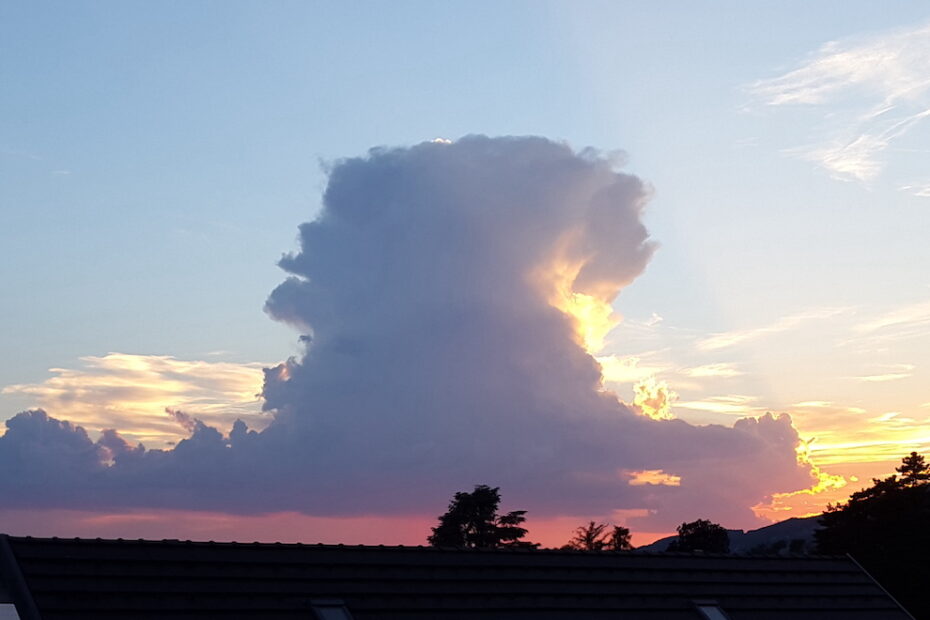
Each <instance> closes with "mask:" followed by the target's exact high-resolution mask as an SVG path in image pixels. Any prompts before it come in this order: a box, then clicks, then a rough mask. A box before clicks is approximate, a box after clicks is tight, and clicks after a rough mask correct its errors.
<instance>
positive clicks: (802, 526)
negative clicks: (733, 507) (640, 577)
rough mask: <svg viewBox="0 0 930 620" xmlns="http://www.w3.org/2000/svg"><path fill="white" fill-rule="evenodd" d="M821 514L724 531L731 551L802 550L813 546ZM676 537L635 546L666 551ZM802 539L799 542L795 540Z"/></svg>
mask: <svg viewBox="0 0 930 620" xmlns="http://www.w3.org/2000/svg"><path fill="white" fill-rule="evenodd" d="M818 519H820V515H816V516H813V517H803V518H797V517H795V518H791V519H786V520H784V521H779V522H778V523H773V524H772V525H767V526H765V527H760V528H759V529H757V530H749V531H748V532H745V531H743V530H727V534H729V536H730V553H767V554H780V553H804V552H811V551H812V549H813V546H814V530H816V529H817V528H818V527H819V525H818V524H817V521H818ZM676 538H677V536H666V537H665V538H660V539H659V540H657V541H655V542H654V543H651V544H648V545H644V546H642V547H637V548H636V551H649V552H660V551H665V550H666V548H667V547H668V545H669V543H671V542H672V541H674V540H675V539H676ZM796 541H802V542H796Z"/></svg>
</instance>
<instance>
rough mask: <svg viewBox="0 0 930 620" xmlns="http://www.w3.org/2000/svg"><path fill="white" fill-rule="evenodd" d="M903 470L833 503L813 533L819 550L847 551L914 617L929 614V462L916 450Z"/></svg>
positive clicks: (836, 552) (825, 551) (927, 615)
mask: <svg viewBox="0 0 930 620" xmlns="http://www.w3.org/2000/svg"><path fill="white" fill-rule="evenodd" d="M896 471H897V472H898V473H899V474H901V477H900V478H899V477H898V476H897V475H891V476H888V477H887V478H882V479H879V478H873V479H872V486H870V487H868V488H866V489H862V490H861V491H856V492H855V493H853V494H852V495H850V497H849V500H848V501H847V502H846V503H845V504H837V505H831V506H828V507H827V510H826V512H824V514H823V516H822V517H821V518H820V529H819V530H817V531H815V532H814V538H815V541H816V544H817V551H818V552H819V553H825V554H831V555H832V554H846V553H848V554H849V555H851V556H852V557H853V558H855V560H856V561H858V562H859V563H860V564H862V565H863V566H864V567H865V569H866V570H868V571H869V572H870V573H871V574H872V576H873V577H875V579H877V580H878V582H879V583H881V584H882V585H883V586H884V587H885V588H887V589H888V590H889V591H890V592H891V593H892V594H893V595H894V596H895V597H896V598H897V599H898V600H899V601H900V602H901V603H902V604H903V605H904V606H905V607H906V608H907V609H908V611H910V612H911V613H912V614H914V616H916V617H918V618H930V599H928V597H927V596H926V589H927V584H928V583H930V566H928V564H927V553H928V552H930V465H927V464H926V463H925V461H924V457H923V456H921V455H919V454H917V453H916V452H911V453H910V455H908V456H906V457H904V459H903V460H902V463H901V466H899V467H897V468H896Z"/></svg>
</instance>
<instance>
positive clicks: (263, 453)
mask: <svg viewBox="0 0 930 620" xmlns="http://www.w3.org/2000/svg"><path fill="white" fill-rule="evenodd" d="M648 194H649V192H648V189H647V188H646V187H645V186H644V184H643V183H642V182H641V181H640V180H639V179H638V178H636V177H635V176H632V175H629V174H625V173H622V172H618V171H617V170H616V169H614V167H613V165H612V163H611V161H610V160H609V158H607V157H600V156H598V155H596V154H593V153H592V152H591V151H589V150H585V151H582V152H581V153H576V152H574V151H572V150H571V149H570V148H569V147H568V146H566V145H564V144H560V143H556V142H552V141H549V140H546V139H543V138H535V137H528V138H487V137H483V136H471V137H467V138H463V139H461V140H458V141H456V142H454V143H452V144H445V143H423V144H419V145H416V146H413V147H410V148H398V149H374V150H372V151H370V152H369V153H368V155H367V156H365V157H358V158H352V159H346V160H343V161H340V162H337V163H336V164H335V165H334V166H333V167H332V170H331V172H330V177H329V184H328V186H327V189H326V192H325V195H324V209H323V211H322V213H321V215H320V216H319V217H318V218H317V219H316V220H314V221H312V222H309V223H305V224H303V225H301V227H300V250H299V251H298V252H296V253H293V254H289V255H286V256H284V257H283V258H282V259H281V262H280V265H281V267H282V268H284V269H285V270H286V271H287V272H289V274H290V277H288V278H287V280H285V281H284V282H283V283H282V284H281V285H280V286H278V288H276V289H275V290H274V291H273V292H272V293H271V296H270V297H269V298H268V301H267V305H266V310H267V312H268V313H269V314H270V315H271V316H272V317H273V318H275V319H277V320H280V321H284V322H287V323H289V324H292V325H294V326H296V327H297V328H298V329H299V330H300V331H301V333H304V334H306V335H307V336H309V337H308V338H304V339H303V340H304V342H305V346H306V350H305V353H304V354H303V355H302V356H300V357H299V358H293V359H290V360H288V361H287V362H285V363H283V364H281V365H279V366H277V367H274V368H269V369H267V370H266V371H265V385H264V393H263V396H264V399H265V404H264V408H265V410H266V412H268V415H270V416H272V417H273V420H272V422H271V424H270V425H269V426H268V427H267V428H266V429H265V430H263V431H261V432H255V431H250V430H248V429H247V428H246V426H245V424H243V423H242V422H237V423H236V425H235V426H234V427H233V429H232V431H231V432H229V434H228V435H224V434H222V433H221V432H220V431H219V430H217V429H216V428H213V427H211V426H208V425H206V424H203V423H202V422H198V421H196V420H189V419H188V418H186V417H185V416H184V415H183V414H182V413H180V412H174V413H172V415H174V416H175V418H176V419H177V420H178V421H180V422H183V423H186V424H189V425H190V430H191V435H190V437H189V438H188V439H185V440H183V441H181V442H179V443H178V444H177V445H176V446H175V447H174V449H172V450H146V449H144V448H142V447H134V446H131V445H129V444H128V443H127V442H125V441H124V440H122V438H120V436H119V434H118V433H117V432H115V431H113V430H109V431H106V432H104V433H103V435H102V436H101V437H100V439H99V440H97V441H93V440H92V439H91V438H90V436H88V434H87V433H86V432H85V431H84V429H82V428H80V427H76V426H73V425H71V424H69V423H68V422H62V421H59V420H56V419H54V418H51V417H49V416H48V415H46V414H45V413H44V412H42V411H28V412H23V413H21V414H19V415H17V416H15V417H14V418H12V419H10V420H9V421H8V422H7V427H8V428H7V432H6V434H5V435H3V436H2V437H0V469H2V471H4V472H5V475H4V476H2V477H0V496H2V497H3V498H4V504H5V506H6V507H9V508H14V507H63V508H93V509H107V508H117V507H142V506H145V507H158V508H185V509H209V510H221V511H227V512H232V513H249V514H254V513H264V512H274V511H278V510H299V511H302V512H305V513H308V514H315V515H349V514H354V515H361V514H388V513H393V514H423V513H425V514H431V513H433V512H436V511H437V510H441V508H442V507H443V506H444V504H445V502H446V501H447V499H448V497H449V496H450V495H451V493H452V492H453V491H455V490H461V489H467V488H470V487H471V486H472V485H474V484H478V483H486V484H492V485H495V486H501V487H502V489H503V490H504V492H505V493H506V494H507V498H508V503H512V505H514V506H519V507H520V508H526V509H528V510H530V511H531V513H530V514H531V516H532V515H534V514H535V515H550V516H554V515H560V514H572V515H575V514H603V515H609V514H610V513H611V511H613V510H617V509H630V508H647V509H649V510H650V516H648V517H645V518H643V521H641V524H642V525H643V526H649V527H669V526H674V525H677V523H680V522H681V521H682V520H683V519H686V518H698V517H710V518H714V519H717V520H721V521H726V522H728V523H735V522H742V523H746V522H748V521H751V520H752V519H753V517H752V514H751V512H750V510H749V507H750V506H752V505H754V504H756V503H758V502H760V501H762V500H763V499H764V498H765V497H766V496H767V495H769V494H771V493H774V492H784V491H792V490H796V489H799V488H803V487H806V486H809V485H810V483H811V474H810V471H809V469H808V468H807V467H806V466H802V465H799V464H798V463H797V461H796V457H795V447H796V446H797V444H798V436H797V433H796V431H795V429H794V428H793V427H792V425H791V421H790V419H789V418H788V417H787V416H778V417H775V416H771V415H766V416H763V417H761V418H758V419H755V418H749V419H745V420H741V421H740V422H738V423H737V424H736V425H735V427H733V428H726V427H722V426H701V427H698V426H692V425H689V424H687V423H685V422H683V421H681V420H652V419H649V418H646V417H644V416H642V415H638V414H637V413H636V412H634V411H633V410H631V409H630V408H628V407H627V406H626V405H625V404H623V403H622V402H620V400H619V399H618V398H617V396H616V395H615V394H613V393H611V392H609V391H606V390H604V389H603V387H602V385H601V376H600V367H599V366H598V364H597V362H596V361H595V360H594V358H593V357H592V356H591V355H590V354H589V353H588V352H587V351H586V350H585V349H584V347H583V346H581V345H580V344H579V339H578V337H577V335H576V326H575V324H574V323H573V319H572V317H570V316H569V315H567V314H565V313H564V312H562V311H561V310H559V309H557V308H556V307H554V306H553V304H552V298H553V295H555V294H556V291H554V289H553V287H554V286H555V285H554V284H553V282H554V281H555V276H553V274H554V273H568V274H569V282H568V285H569V286H570V288H571V293H574V294H581V295H587V296H592V297H595V298H598V299H606V300H612V299H613V298H614V297H615V296H616V295H617V293H618V292H619V291H620V290H621V289H622V288H623V287H624V286H625V285H627V284H629V283H630V282H631V281H632V280H633V279H634V278H636V277H637V276H638V275H640V274H641V273H642V272H643V270H644V269H645V266H646V264H647V262H648V261H649V258H650V256H651V255H652V252H653V250H654V245H653V244H652V243H651V242H650V241H649V239H648V233H647V231H646V229H645V227H644V226H643V224H642V221H641V215H642V210H643V207H644V205H645V203H646V201H647V199H648ZM660 469H661V470H663V471H665V472H667V473H669V474H672V475H675V476H680V478H681V483H680V486H662V485H638V486H631V485H629V484H628V483H629V480H630V472H632V471H641V470H660Z"/></svg>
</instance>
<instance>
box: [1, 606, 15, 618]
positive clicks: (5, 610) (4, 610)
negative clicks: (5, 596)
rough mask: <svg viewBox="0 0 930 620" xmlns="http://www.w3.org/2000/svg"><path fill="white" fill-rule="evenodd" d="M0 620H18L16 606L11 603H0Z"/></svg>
mask: <svg viewBox="0 0 930 620" xmlns="http://www.w3.org/2000/svg"><path fill="white" fill-rule="evenodd" d="M0 620H19V614H18V613H16V605H14V604H12V603H0Z"/></svg>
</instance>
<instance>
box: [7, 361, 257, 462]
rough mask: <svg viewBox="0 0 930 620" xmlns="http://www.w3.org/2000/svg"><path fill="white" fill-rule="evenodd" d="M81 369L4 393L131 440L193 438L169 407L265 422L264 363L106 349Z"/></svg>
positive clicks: (205, 416)
mask: <svg viewBox="0 0 930 620" xmlns="http://www.w3.org/2000/svg"><path fill="white" fill-rule="evenodd" d="M80 361H81V366H80V367H79V368H52V369H51V372H52V373H54V376H52V377H50V378H48V379H46V380H45V381H43V382H41V383H26V384H17V385H9V386H6V387H5V388H3V390H2V393H3V394H10V395H19V396H25V397H28V398H30V399H32V401H33V402H32V405H31V406H36V407H42V408H45V409H47V410H49V411H54V412H58V413H59V415H61V416H63V417H67V418H68V419H69V420H71V421H72V422H74V423H76V424H80V425H83V426H86V427H87V428H88V430H98V429H103V428H118V429H119V430H120V433H121V434H122V435H123V436H124V437H126V438H127V439H130V440H134V441H142V442H144V443H146V444H147V445H149V446H150V447H162V446H164V445H165V443H166V442H175V441H178V440H180V439H182V438H183V437H186V436H187V435H188V432H187V430H185V429H184V428H183V427H181V426H179V425H178V424H177V422H176V421H175V419H174V418H173V417H172V416H170V415H167V414H166V412H165V410H166V408H171V409H180V410H183V411H185V412H187V413H188V414H191V415H195V416H196V417H198V418H200V419H202V420H203V421H204V422H207V423H208V424H211V425H215V426H218V427H220V428H227V427H229V426H230V425H231V424H232V423H233V421H235V419H236V418H242V419H243V420H244V421H246V422H247V423H248V424H249V426H250V427H253V428H254V427H259V428H261V427H262V426H264V425H265V423H266V420H265V419H264V418H263V416H262V415H261V403H260V400H259V397H258V394H259V392H261V387H262V367H263V365H262V364H259V363H249V364H243V363H233V362H213V361H201V360H179V359H176V358H174V357H170V356H166V355H132V354H126V353H109V354H107V355H104V356H102V357H95V356H87V357H82V358H80Z"/></svg>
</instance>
